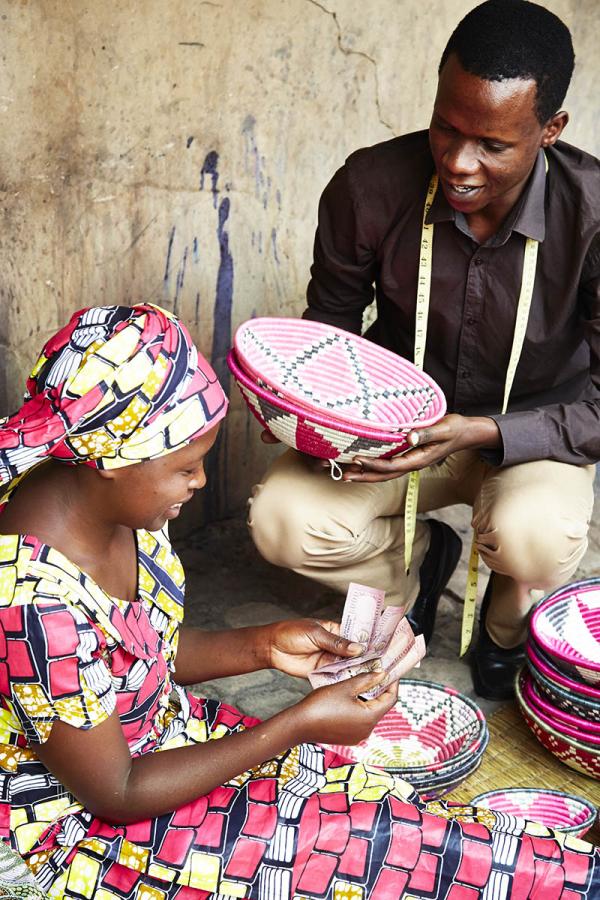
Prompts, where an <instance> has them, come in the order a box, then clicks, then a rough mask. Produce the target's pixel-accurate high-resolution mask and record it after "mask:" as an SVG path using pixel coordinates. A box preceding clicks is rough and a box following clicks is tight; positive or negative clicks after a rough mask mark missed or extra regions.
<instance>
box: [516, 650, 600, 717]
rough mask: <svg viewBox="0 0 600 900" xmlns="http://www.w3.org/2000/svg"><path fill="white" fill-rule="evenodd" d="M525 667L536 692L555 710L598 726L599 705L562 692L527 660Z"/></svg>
mask: <svg viewBox="0 0 600 900" xmlns="http://www.w3.org/2000/svg"><path fill="white" fill-rule="evenodd" d="M527 666H528V669H529V672H530V673H531V676H532V678H533V679H534V681H535V683H536V685H537V689H538V692H539V693H540V695H541V696H542V697H544V698H545V699H546V700H547V701H548V702H549V703H551V704H552V705H553V706H554V707H555V708H556V709H557V710H562V711H563V712H566V713H572V714H573V715H574V716H580V717H581V718H582V719H585V720H586V721H587V722H589V723H592V724H594V725H597V726H600V703H597V702H595V701H594V700H588V699H587V698H585V697H582V696H580V695H579V694H577V695H575V694H573V693H572V692H571V691H567V690H564V689H563V688H561V687H559V686H558V685H557V684H555V683H554V682H553V681H550V679H549V678H546V676H545V675H544V674H543V673H542V672H541V671H540V670H539V669H536V668H535V666H534V665H532V663H531V660H528V662H527Z"/></svg>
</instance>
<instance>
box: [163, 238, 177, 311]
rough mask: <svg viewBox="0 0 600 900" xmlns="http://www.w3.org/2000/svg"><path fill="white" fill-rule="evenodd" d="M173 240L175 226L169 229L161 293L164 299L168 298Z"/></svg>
mask: <svg viewBox="0 0 600 900" xmlns="http://www.w3.org/2000/svg"><path fill="white" fill-rule="evenodd" d="M174 240H175V226H174V225H173V227H172V228H171V231H170V233H169V243H168V246H167V259H166V262H165V274H164V275H163V293H164V295H165V299H168V296H169V276H170V274H171V253H172V251H173V241H174Z"/></svg>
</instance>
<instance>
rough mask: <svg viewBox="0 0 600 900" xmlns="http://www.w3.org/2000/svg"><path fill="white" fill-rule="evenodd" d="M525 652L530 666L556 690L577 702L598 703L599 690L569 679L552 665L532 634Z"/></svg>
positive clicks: (583, 682) (599, 699) (599, 697)
mask: <svg viewBox="0 0 600 900" xmlns="http://www.w3.org/2000/svg"><path fill="white" fill-rule="evenodd" d="M526 650H527V655H528V657H529V659H530V662H531V665H532V666H533V667H535V669H536V671H538V672H540V673H541V674H542V675H544V676H545V677H546V678H547V679H548V680H550V681H551V682H552V683H553V684H554V685H556V686H557V687H558V688H562V689H563V690H564V691H567V692H568V693H569V694H571V695H573V696H574V697H576V699H577V700H579V699H582V700H590V701H592V702H593V703H594V704H598V703H600V688H597V687H594V686H593V685H591V684H587V683H586V682H585V681H575V679H573V678H569V676H568V675H566V674H565V673H564V672H562V671H561V670H560V669H558V668H557V667H556V666H555V665H554V664H553V662H552V659H551V658H550V657H549V656H547V655H546V654H545V653H544V651H543V650H542V648H541V647H540V646H539V645H538V644H537V643H536V641H535V638H534V637H533V635H532V634H530V635H529V640H528V641H527V645H526Z"/></svg>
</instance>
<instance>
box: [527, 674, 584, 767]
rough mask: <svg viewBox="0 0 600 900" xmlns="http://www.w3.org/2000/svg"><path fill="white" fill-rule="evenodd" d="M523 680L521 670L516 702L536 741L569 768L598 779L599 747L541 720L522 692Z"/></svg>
mask: <svg viewBox="0 0 600 900" xmlns="http://www.w3.org/2000/svg"><path fill="white" fill-rule="evenodd" d="M523 680H524V676H523V673H522V672H521V673H520V674H519V675H518V676H517V679H516V681H515V694H516V698H517V703H518V705H519V708H520V710H521V713H522V715H523V718H524V719H525V721H526V723H527V725H528V726H529V728H530V729H531V730H532V732H533V733H534V735H535V736H536V738H537V739H538V741H539V742H540V743H541V744H542V745H543V746H544V747H545V748H546V749H547V750H549V751H550V753H552V754H554V756H556V758H557V759H559V760H560V761H561V762H563V763H564V764H565V765H566V766H569V768H571V769H576V770H577V771H578V772H583V774H584V775H591V776H592V778H596V779H600V749H599V748H597V747H593V748H592V747H591V746H590V745H589V744H586V743H583V742H582V741H578V740H577V739H576V738H573V737H569V736H567V735H565V734H562V733H561V731H559V730H558V729H557V728H554V727H552V726H551V725H549V724H547V723H546V722H543V721H542V719H541V718H540V716H539V715H538V714H537V713H536V712H535V710H534V709H533V708H532V706H531V704H530V703H529V702H528V700H527V697H526V696H525V695H524V693H523Z"/></svg>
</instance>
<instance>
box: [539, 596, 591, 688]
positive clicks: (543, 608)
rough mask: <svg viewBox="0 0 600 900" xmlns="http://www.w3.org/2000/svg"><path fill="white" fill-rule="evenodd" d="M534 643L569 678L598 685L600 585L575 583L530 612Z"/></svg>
mask: <svg viewBox="0 0 600 900" xmlns="http://www.w3.org/2000/svg"><path fill="white" fill-rule="evenodd" d="M530 629H531V633H532V635H533V637H534V638H535V641H536V643H537V644H538V645H539V646H540V647H541V649H542V650H543V651H544V653H545V654H546V655H547V656H550V658H551V659H552V662H553V663H554V665H555V666H556V667H557V668H559V669H561V670H562V671H563V672H565V674H567V675H568V676H569V677H570V678H573V679H575V680H576V681H584V682H587V683H588V684H591V685H594V686H599V685H600V585H598V583H597V582H596V580H592V581H579V582H575V583H574V584H571V585H568V586H567V587H565V588H561V589H560V590H558V591H554V592H553V593H552V594H549V596H548V597H545V598H544V599H543V600H542V601H541V602H540V603H539V604H538V605H537V606H536V608H535V609H534V611H533V614H532V616H531V622H530Z"/></svg>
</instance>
